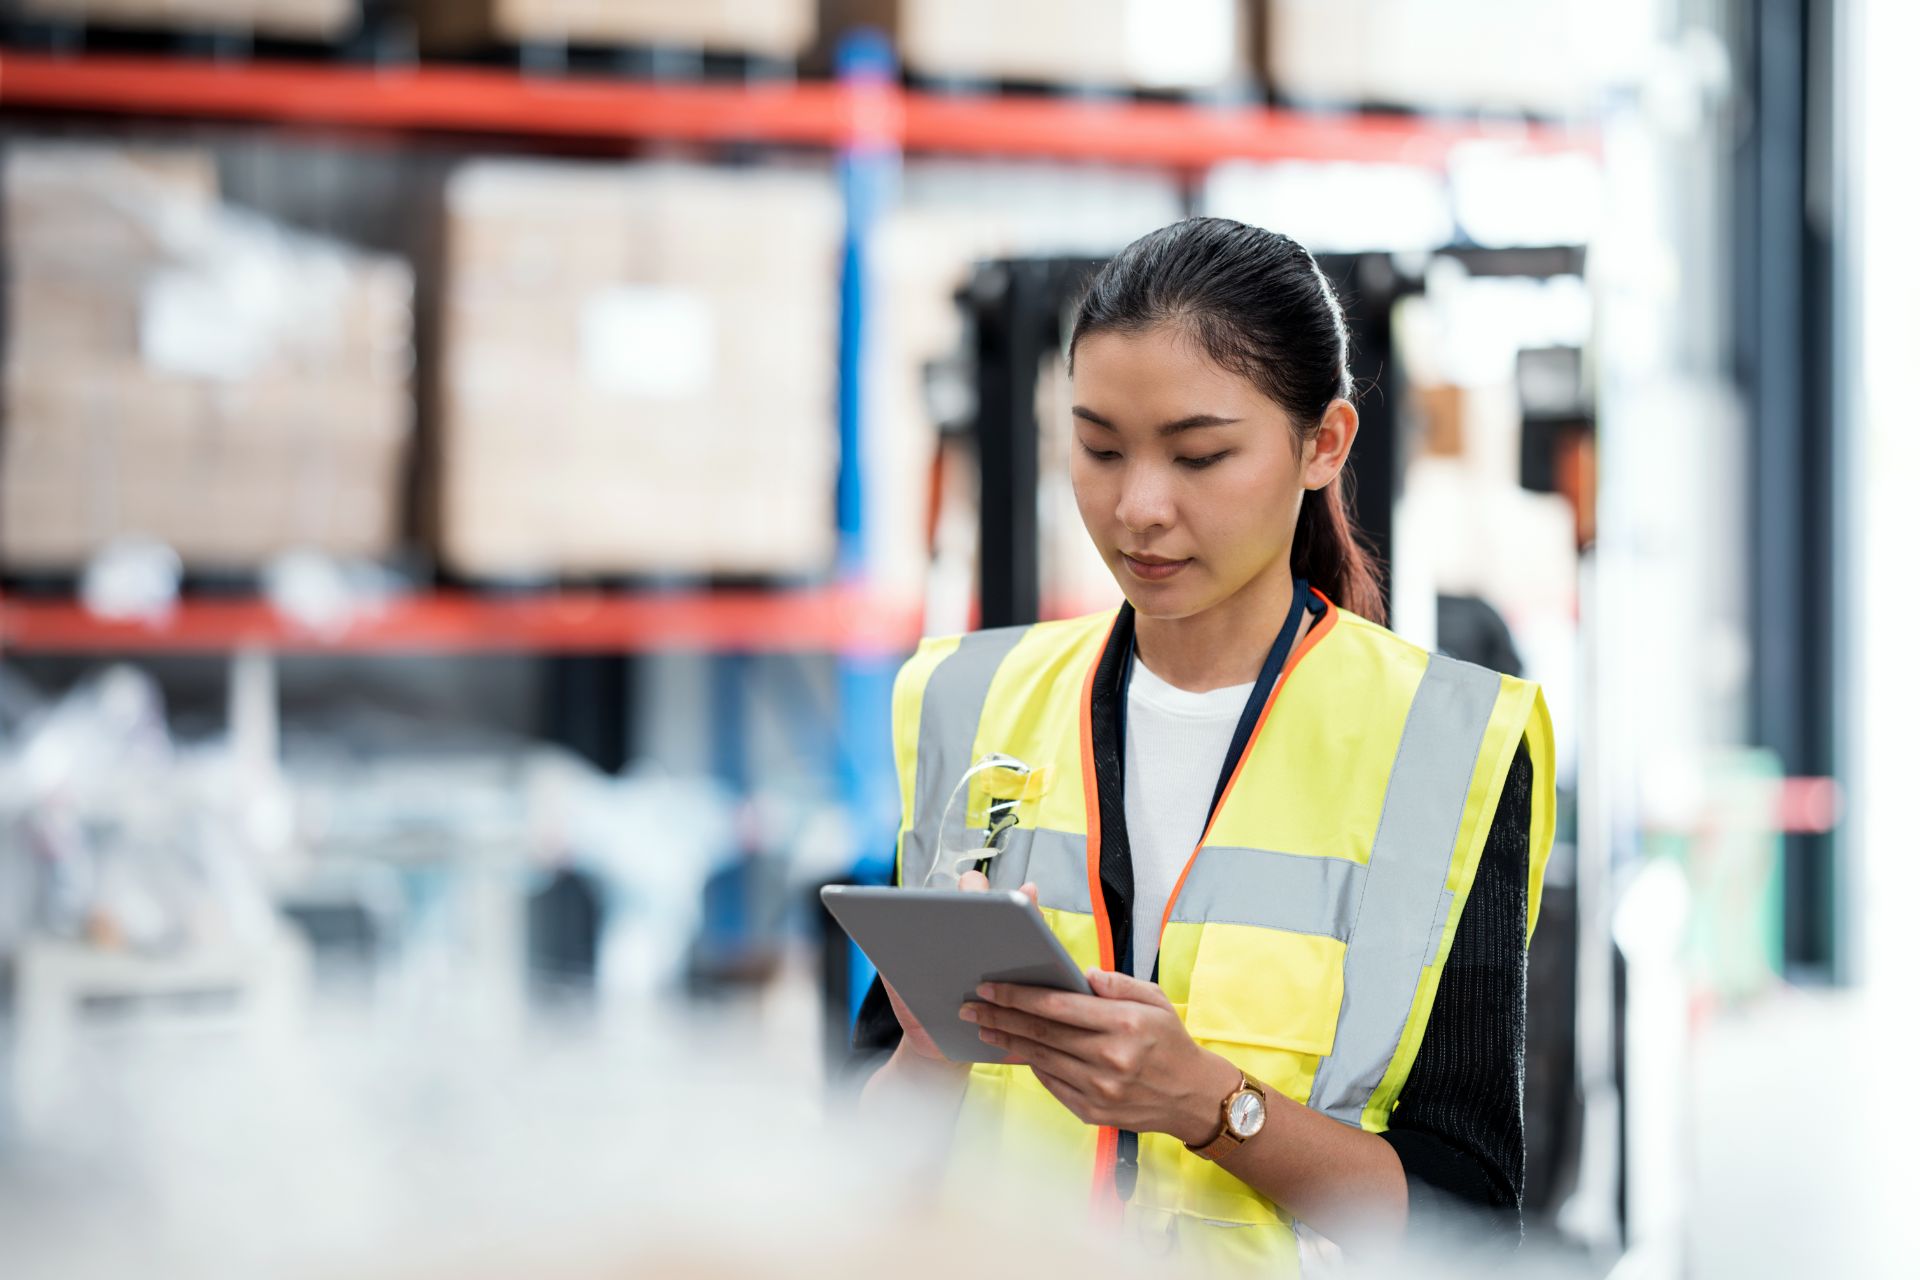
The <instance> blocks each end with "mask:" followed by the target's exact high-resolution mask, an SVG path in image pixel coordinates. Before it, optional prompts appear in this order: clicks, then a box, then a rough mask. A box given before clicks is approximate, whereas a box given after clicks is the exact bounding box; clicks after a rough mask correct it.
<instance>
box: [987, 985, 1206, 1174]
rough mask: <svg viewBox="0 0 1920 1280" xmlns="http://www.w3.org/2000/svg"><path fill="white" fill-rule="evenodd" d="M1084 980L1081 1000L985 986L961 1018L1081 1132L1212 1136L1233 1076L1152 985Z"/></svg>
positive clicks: (1023, 988) (1069, 995) (1194, 1140)
mask: <svg viewBox="0 0 1920 1280" xmlns="http://www.w3.org/2000/svg"><path fill="white" fill-rule="evenodd" d="M1087 980H1088V982H1090V983H1091V984H1092V986H1093V992H1094V993H1093V994H1092V995H1090V996H1083V995H1079V994H1077V993H1075V992H1071V991H1050V990H1047V989H1046V988H1044V987H1027V986H1018V985H1013V984H1008V983H991V984H988V985H987V986H984V987H982V988H980V991H979V996H980V999H979V1001H978V1002H969V1003H968V1004H966V1005H963V1006H962V1007H961V1010H960V1016H961V1017H962V1018H965V1019H967V1020H968V1021H970V1022H976V1023H978V1024H979V1026H980V1028H981V1031H980V1038H981V1039H982V1040H984V1041H985V1042H986V1043H988V1044H990V1045H994V1046H995V1047H997V1048H1001V1049H1004V1050H1006V1052H1007V1054H1008V1061H1010V1062H1014V1063H1018V1064H1024V1065H1026V1066H1029V1067H1032V1068H1033V1074H1034V1075H1035V1076H1036V1077H1037V1078H1038V1079H1039V1081H1040V1083H1041V1084H1043V1085H1045V1086H1046V1088H1047V1091H1048V1092H1049V1093H1051V1094H1053V1096H1054V1097H1056V1098H1058V1099H1059V1100H1060V1101H1061V1103H1062V1104H1063V1105H1065V1106H1066V1108H1067V1110H1069V1111H1071V1112H1073V1114H1074V1115H1076V1116H1078V1117H1079V1118H1080V1119H1081V1120H1082V1121H1084V1122H1086V1123H1087V1124H1092V1125H1104V1126H1109V1127H1112V1128H1117V1129H1130V1130H1132V1131H1133V1132H1135V1133H1170V1134H1172V1135H1173V1136H1174V1137H1176V1138H1179V1139H1180V1140H1181V1141H1182V1142H1190V1143H1199V1142H1203V1141H1205V1140H1206V1139H1207V1138H1209V1137H1211V1136H1212V1135H1213V1133H1214V1132H1215V1131H1216V1130H1217V1129H1218V1128H1219V1124H1220V1101H1221V1099H1223V1098H1225V1097H1226V1096H1227V1094H1229V1093H1230V1092H1232V1090H1233V1087H1234V1086H1235V1085H1236V1084H1238V1083H1239V1081H1240V1073H1239V1071H1238V1069H1236V1068H1235V1067H1234V1066H1233V1065H1232V1064H1231V1063H1229V1062H1228V1061H1227V1060H1226V1059H1225V1058H1222V1057H1221V1056H1220V1055H1218V1054H1216V1053H1210V1052H1208V1051H1207V1050H1205V1049H1202V1048H1201V1047H1200V1046H1199V1045H1197V1044H1195V1043H1194V1041H1193V1037H1192V1036H1189V1035H1188V1034H1187V1029H1186V1027H1185V1025H1184V1024H1182V1023H1181V1021H1180V1015H1179V1014H1177V1013H1175V1012H1174V1009H1173V1005H1172V1004H1171V1003H1170V1002H1169V1001H1168V1000H1167V997H1166V994H1165V993H1164V992H1162V991H1161V990H1160V988H1159V987H1158V986H1157V985H1155V984H1154V983H1151V982H1142V981H1141V980H1140V979H1138V978H1132V977H1128V976H1127V975H1126V974H1124V973H1109V972H1107V971H1106V970H1104V969H1089V970H1088V971H1087Z"/></svg>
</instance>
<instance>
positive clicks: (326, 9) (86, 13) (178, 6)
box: [19, 0, 360, 40]
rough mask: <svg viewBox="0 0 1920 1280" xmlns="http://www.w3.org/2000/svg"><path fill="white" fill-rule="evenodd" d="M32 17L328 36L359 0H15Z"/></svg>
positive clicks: (341, 29)
mask: <svg viewBox="0 0 1920 1280" xmlns="http://www.w3.org/2000/svg"><path fill="white" fill-rule="evenodd" d="M19 11H20V13H21V14H22V15H24V16H26V17H30V18H39V19H43V20H54V21H67V22H86V23H94V24H97V25H99V26H103V27H134V28H142V29H150V30H161V31H257V32H259V33H260V34H262V35H271V36H282V37H290V38H296V39H299V38H305V39H311V40H332V39H338V38H340V37H343V36H346V35H349V34H351V33H352V31H353V29H354V28H355V27H357V26H358V25H359V23H360V0H19Z"/></svg>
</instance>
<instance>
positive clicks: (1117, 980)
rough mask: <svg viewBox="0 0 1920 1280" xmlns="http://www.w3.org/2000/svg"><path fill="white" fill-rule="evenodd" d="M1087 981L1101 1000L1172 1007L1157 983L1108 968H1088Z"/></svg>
mask: <svg viewBox="0 0 1920 1280" xmlns="http://www.w3.org/2000/svg"><path fill="white" fill-rule="evenodd" d="M1087 983H1088V985H1089V986H1091V987H1092V988H1093V994H1095V995H1096V996H1099V997H1100V998H1101V999H1103V1000H1131V1001H1133V1002H1134V1003H1135V1004H1150V1005H1156V1006H1158V1007H1160V1008H1163V1009H1171V1008H1173V1004H1172V1002H1171V1001H1169V1000H1168V999H1167V993H1166V992H1164V991H1162V990H1161V989H1160V986H1159V984H1158V983H1153V982H1143V981H1141V980H1140V979H1139V978H1135V977H1133V976H1131V975H1129V974H1125V973H1114V972H1112V971H1111V970H1108V969H1089V970H1087Z"/></svg>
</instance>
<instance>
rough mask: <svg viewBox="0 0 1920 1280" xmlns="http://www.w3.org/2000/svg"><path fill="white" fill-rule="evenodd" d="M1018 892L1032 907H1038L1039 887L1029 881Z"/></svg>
mask: <svg viewBox="0 0 1920 1280" xmlns="http://www.w3.org/2000/svg"><path fill="white" fill-rule="evenodd" d="M1020 892H1022V893H1024V894H1026V895H1027V901H1029V902H1031V903H1032V904H1033V905H1034V906H1036V907H1037V906H1039V905H1040V886H1039V885H1037V884H1035V883H1034V882H1033V881H1031V880H1029V881H1027V882H1026V883H1025V884H1023V885H1021V886H1020Z"/></svg>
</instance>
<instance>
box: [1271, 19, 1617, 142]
mask: <svg viewBox="0 0 1920 1280" xmlns="http://www.w3.org/2000/svg"><path fill="white" fill-rule="evenodd" d="M1264 2H1265V4H1266V12H1265V14H1264V15H1263V17H1264V19H1265V28H1266V30H1265V44H1266V50H1265V56H1266V65H1267V72H1268V74H1269V76H1270V78H1271V79H1272V81H1273V84H1274V86H1275V87H1276V88H1277V89H1279V90H1280V92H1282V93H1283V94H1286V95H1287V96H1288V97H1290V98H1293V99H1295V100H1296V101H1301V102H1307V103H1316V102H1327V103H1335V104H1342V105H1345V104H1352V103H1362V102H1368V103H1372V102H1378V103H1391V104H1394V105H1398V106H1408V107H1420V108H1427V109H1438V110H1447V111H1479V110H1497V111H1526V112H1533V113H1537V114H1541V115H1550V116H1559V115H1569V114H1577V113H1579V112H1581V111H1582V110H1584V109H1586V108H1588V107H1589V106H1590V105H1591V102H1590V99H1591V97H1592V95H1593V93H1594V92H1595V86H1596V84H1597V83H1598V80H1599V79H1600V78H1601V77H1603V76H1604V74H1605V68H1604V65H1603V64H1604V62H1605V61H1606V60H1607V57H1608V54H1607V50H1608V48H1609V46H1610V44H1611V42H1612V40H1611V37H1612V36H1614V35H1615V34H1616V30H1615V28H1617V27H1618V25H1619V22H1618V15H1616V14H1615V13H1613V11H1611V10H1610V9H1609V8H1608V6H1606V5H1582V4H1576V3H1572V0H1457V2H1455V3H1448V4H1434V3H1431V2H1430V0H1264ZM1629 25H1630V24H1629ZM1522 49H1523V50H1525V51H1526V56H1524V57H1516V56H1514V51H1515V50H1522Z"/></svg>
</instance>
